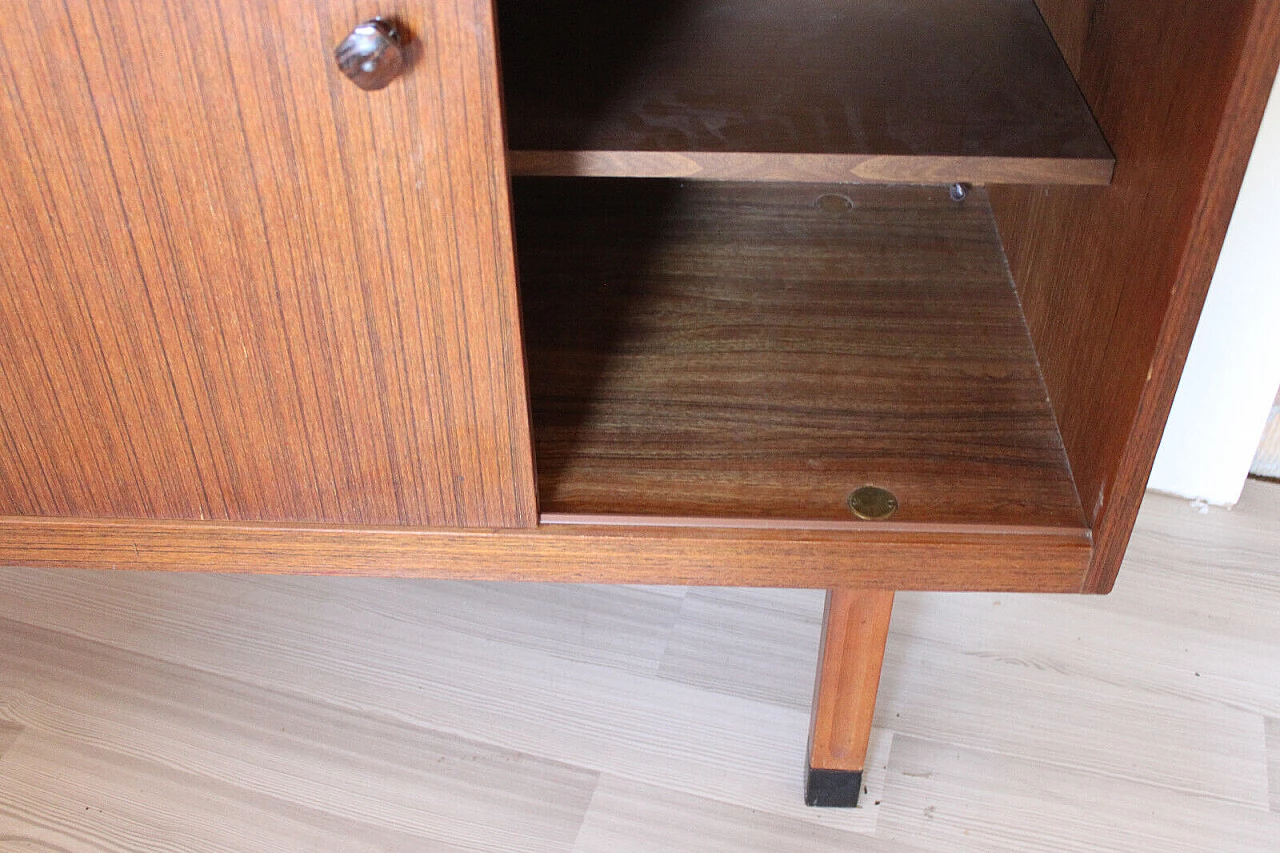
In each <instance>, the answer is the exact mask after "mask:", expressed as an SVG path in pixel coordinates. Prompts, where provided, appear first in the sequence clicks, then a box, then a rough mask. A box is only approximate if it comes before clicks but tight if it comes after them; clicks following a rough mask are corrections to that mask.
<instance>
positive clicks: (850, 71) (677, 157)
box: [498, 0, 1114, 184]
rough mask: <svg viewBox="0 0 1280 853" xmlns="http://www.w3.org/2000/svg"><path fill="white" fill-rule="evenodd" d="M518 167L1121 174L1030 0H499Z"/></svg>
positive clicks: (910, 177) (836, 174) (1051, 176)
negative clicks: (623, 0) (621, 0)
mask: <svg viewBox="0 0 1280 853" xmlns="http://www.w3.org/2000/svg"><path fill="white" fill-rule="evenodd" d="M498 17H499V23H500V25H501V36H502V39H501V41H502V58H503V67H504V81H505V93H506V104H507V113H508V117H509V141H510V148H511V161H510V162H511V168H512V171H513V172H514V173H515V174H539V175H589V176H647V177H688V178H706V179H731V180H793V181H803V180H807V181H871V182H911V183H922V182H950V181H972V182H975V183H985V182H993V183H995V182H1015V183H1081V184H1105V183H1107V182H1108V180H1110V175H1111V169H1112V166H1113V164H1114V160H1113V158H1112V156H1111V151H1110V149H1109V148H1108V147H1107V143H1106V141H1105V140H1104V139H1103V136H1102V134H1101V133H1100V132H1099V130H1098V127H1097V125H1096V124H1095V123H1094V121H1093V118H1092V116H1091V115H1090V114H1089V109H1088V107H1087V106H1086V105H1085V102H1084V100H1083V99H1082V98H1081V96H1080V92H1079V90H1078V88H1077V87H1076V84H1075V81H1074V80H1073V79H1072V77H1071V74H1070V72H1069V71H1068V70H1067V67H1066V65H1065V63H1064V62H1063V60H1062V57H1061V55H1060V54H1059V53H1058V50H1057V48H1056V47H1055V45H1054V43H1053V39H1052V37H1051V36H1050V34H1049V31H1048V30H1047V29H1046V27H1045V25H1044V22H1043V20H1042V19H1041V18H1040V14H1039V12H1038V11H1037V10H1036V6H1035V4H1034V2H1033V1H1032V0H918V2H912V3H907V4H904V3H901V2H897V0H853V2H849V0H798V2H784V1H783V0H727V2H724V0H718V2H711V0H658V2H652V3H644V4H617V3H596V2H592V0H551V2H541V3H533V2H527V0H499V3H498Z"/></svg>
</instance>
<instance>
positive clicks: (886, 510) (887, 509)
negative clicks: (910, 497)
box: [849, 486, 898, 521]
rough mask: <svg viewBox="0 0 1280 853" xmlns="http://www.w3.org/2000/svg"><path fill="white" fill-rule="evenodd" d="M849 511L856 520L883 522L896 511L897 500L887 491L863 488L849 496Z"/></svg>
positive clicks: (873, 487)
mask: <svg viewBox="0 0 1280 853" xmlns="http://www.w3.org/2000/svg"><path fill="white" fill-rule="evenodd" d="M849 509H850V510H851V511H852V512H853V514H854V515H856V516H857V517H858V518H864V519H866V520H867V521H884V520H885V519H886V518H888V517H889V516H891V515H893V514H894V513H895V512H897V511H898V498H897V497H896V496H895V495H894V494H893V492H891V491H889V490H888V489H882V488H880V487H879V486H863V487H862V488H860V489H854V490H853V492H852V493H851V494H850V495H849Z"/></svg>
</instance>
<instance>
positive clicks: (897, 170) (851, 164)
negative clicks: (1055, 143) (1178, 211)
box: [507, 151, 1114, 186]
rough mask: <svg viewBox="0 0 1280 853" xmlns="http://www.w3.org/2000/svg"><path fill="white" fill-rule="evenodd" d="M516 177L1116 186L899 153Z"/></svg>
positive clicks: (1102, 163)
mask: <svg viewBox="0 0 1280 853" xmlns="http://www.w3.org/2000/svg"><path fill="white" fill-rule="evenodd" d="M507 164H508V166H509V167H510V169H511V173H512V174H513V175H527V176H543V177H557V176H559V177H583V178H616V177H626V178H683V179H686V180H703V181H708V180H715V181H787V182H811V183H847V184H951V183H956V182H960V183H966V184H997V183H1004V184H1073V185H1092V186H1103V185H1106V184H1108V183H1110V182H1111V173H1112V171H1113V169H1114V164H1113V163H1112V162H1111V161H1110V160H1084V159H1076V160H1064V159H1056V158H1052V157H980V156H974V157H960V156H955V157H946V156H929V155H905V154H899V155H893V154H756V153H742V154H732V153H721V152H706V151H680V152H673V151H512V152H510V153H509V154H508V156H507Z"/></svg>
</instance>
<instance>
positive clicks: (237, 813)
mask: <svg viewBox="0 0 1280 853" xmlns="http://www.w3.org/2000/svg"><path fill="white" fill-rule="evenodd" d="M821 610H822V594H821V593H820V592H813V591H792V590H772V591H770V590H728V589H690V590H685V589H675V588H638V587H613V588H610V587H592V586H551V585H547V586H535V585H512V584H479V583H443V582H428V581H404V580H374V579H335V578H323V579H322V578H298V577H258V576H201V575H153V574H142V573H133V572H114V573H92V572H79V571H29V570H19V569H8V570H3V571H0V851H4V853H8V851H41V853H50V851H68V852H70V851H74V853H81V852H82V851H144V850H145V851H181V852H182V853H203V851H215V850H216V851H236V853H243V851H343V853H346V852H347V851H353V853H362V852H363V851H370V853H372V851H442V853H452V851H463V850H475V851H505V850H529V851H583V853H585V852H586V851H607V853H628V851H685V850H688V851H768V853H774V852H775V851H790V850H797V851H799V850H805V851H808V850H818V851H837V850H871V851H908V853H910V851H966V850H974V851H999V850H1081V851H1095V850H1117V851H1145V850H1159V851H1169V850H1197V851H1199V850H1214V851H1219V850H1221V851H1233V852H1234V851H1254V850H1256V851H1276V850H1280V486H1277V485H1269V484H1263V483H1257V482H1251V483H1250V484H1249V485H1248V487H1247V488H1246V491H1245V496H1244V499H1243V500H1242V502H1241V504H1240V505H1239V506H1238V507H1237V508H1236V509H1235V510H1233V511H1226V510H1218V509H1212V510H1210V511H1209V512H1208V514H1200V513H1198V512H1196V511H1195V510H1193V509H1192V508H1190V507H1189V506H1188V504H1187V502H1185V501H1181V500H1176V499H1173V498H1167V497H1161V496H1158V495H1149V496H1148V497H1147V500H1146V503H1145V504H1144V506H1143V511H1142V516H1141V519H1140V521H1139V526H1138V531H1137V534H1136V536H1135V538H1134V542H1133V546H1132V548H1131V549H1130V553H1129V558H1128V560H1127V563H1126V566H1125V568H1124V571H1123V572H1122V573H1121V576H1120V582H1119V584H1118V586H1117V588H1116V592H1115V593H1114V594H1112V595H1111V596H1108V597H1105V598H1082V597H1066V596H1057V597H1055V596H1024V595H976V594H965V595H960V594H956V595H944V594H905V593H904V594H901V595H899V596H898V601H897V605H896V608H895V611H894V617H893V624H892V630H891V636H890V640H889V648H888V650H887V654H886V660H885V672H884V677H883V682H882V685H881V693H880V697H879V704H878V706H877V711H876V720H877V728H876V730H875V733H874V737H873V743H872V749H871V757H870V772H869V774H868V779H867V784H868V794H867V796H866V797H865V799H864V806H863V807H860V808H858V809H856V810H852V811H839V810H813V809H806V808H805V807H804V806H803V805H801V802H800V800H801V793H800V791H801V783H802V777H803V771H804V751H805V740H806V737H807V734H808V705H809V700H810V696H811V691H812V680H813V671H814V666H815V660H816V655H817V646H818V631H819V626H820V621H821Z"/></svg>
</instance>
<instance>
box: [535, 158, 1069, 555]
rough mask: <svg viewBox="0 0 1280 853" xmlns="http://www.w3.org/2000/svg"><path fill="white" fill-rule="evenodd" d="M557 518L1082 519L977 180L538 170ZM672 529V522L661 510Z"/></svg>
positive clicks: (542, 326)
mask: <svg viewBox="0 0 1280 853" xmlns="http://www.w3.org/2000/svg"><path fill="white" fill-rule="evenodd" d="M515 201H516V223H517V236H518V245H519V263H520V274H521V288H522V298H523V306H524V316H525V326H526V339H527V342H528V357H527V358H528V362H529V373H530V386H531V396H532V399H533V420H534V439H535V442H536V448H537V464H538V488H539V503H540V507H541V510H542V513H543V519H544V520H555V521H557V522H566V521H571V520H573V518H574V517H578V518H579V519H580V520H582V521H584V522H596V523H605V522H607V519H608V517H609V516H619V517H623V518H625V519H626V521H627V523H630V524H634V523H642V522H643V520H644V518H645V517H646V516H647V517H651V518H655V519H662V520H663V521H665V522H669V523H680V524H689V523H698V522H697V520H698V519H701V523H702V524H704V525H706V524H724V525H728V526H743V525H752V524H754V525H759V526H773V527H778V528H787V527H791V528H796V527H804V526H806V525H813V526H815V527H830V526H839V525H843V524H852V523H854V522H855V521H856V519H855V517H854V516H853V515H852V513H851V512H850V511H849V508H848V506H847V500H846V499H847V497H848V495H849V493H850V492H851V491H853V490H854V489H856V488H858V487H859V486H862V485H865V484H868V483H871V484H874V485H877V486H881V487H884V488H887V489H889V490H890V491H892V492H894V494H896V495H897V497H898V502H899V505H900V508H899V510H898V512H897V514H896V515H895V516H894V517H893V521H894V522H900V523H903V524H923V525H961V526H964V525H968V526H981V527H990V528H993V529H994V528H1001V527H1007V528H1009V529H1020V528H1046V529H1056V530H1074V531H1077V532H1080V533H1083V532H1085V531H1086V526H1085V524H1084V522H1083V515H1082V513H1081V511H1080V507H1079V505H1078V503H1077V501H1076V497H1075V492H1074V489H1073V486H1072V482H1071V473H1070V471H1069V470H1068V468H1067V465H1066V458H1065V455H1064V454H1063V451H1062V446H1061V443H1060V441H1059V439H1058V436H1057V431H1056V426H1055V424H1054V421H1053V414H1052V410H1051V409H1050V407H1049V404H1048V401H1047V399H1046V393H1045V389H1044V386H1043V385H1042V384H1041V381H1040V376H1039V372H1038V370H1037V367H1036V360H1035V354H1034V352H1033V351H1032V349H1031V344H1030V340H1029V338H1028V336H1027V331H1026V328H1025V326H1024V325H1023V321H1022V317H1021V314H1020V313H1019V309H1018V304H1017V300H1016V298H1015V296H1014V292H1013V288H1012V285H1011V283H1010V281H1009V278H1008V275H1007V272H1006V270H1005V266H1004V259H1003V256H1002V254H1001V251H1000V244H999V241H998V239H997V237H996V234H995V230H994V227H993V224H992V221H991V217H990V214H989V211H988V209H987V207H986V203H985V200H984V197H983V195H982V193H981V192H980V191H975V192H974V193H973V194H972V195H971V196H970V197H969V198H968V200H966V201H965V202H963V203H959V204H958V203H956V202H953V201H952V200H951V199H950V198H949V197H948V195H947V192H946V190H945V189H940V188H909V187H895V188H886V187H858V188H854V187H831V186H813V185H807V184H799V185H763V184H742V183H714V184H713V183H690V184H679V183H677V182H674V181H635V180H594V179H550V178H537V179H532V178H530V179H519V180H517V182H516V191H515ZM660 523H661V522H660Z"/></svg>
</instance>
